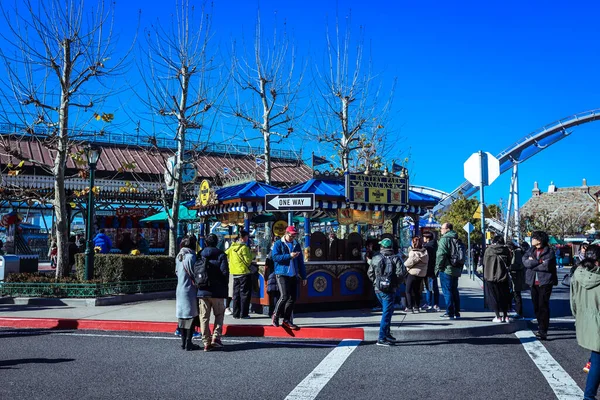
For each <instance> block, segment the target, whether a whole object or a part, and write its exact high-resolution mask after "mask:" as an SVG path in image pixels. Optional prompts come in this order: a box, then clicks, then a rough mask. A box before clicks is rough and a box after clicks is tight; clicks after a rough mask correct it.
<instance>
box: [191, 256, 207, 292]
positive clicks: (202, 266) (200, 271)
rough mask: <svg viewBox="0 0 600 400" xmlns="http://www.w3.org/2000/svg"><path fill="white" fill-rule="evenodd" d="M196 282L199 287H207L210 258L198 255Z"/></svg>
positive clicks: (195, 265)
mask: <svg viewBox="0 0 600 400" xmlns="http://www.w3.org/2000/svg"><path fill="white" fill-rule="evenodd" d="M193 279H194V283H195V284H196V287H198V288H206V287H207V286H209V285H210V284H209V282H208V260H207V259H206V257H202V256H198V257H197V258H196V263H195V264H194V277H193Z"/></svg>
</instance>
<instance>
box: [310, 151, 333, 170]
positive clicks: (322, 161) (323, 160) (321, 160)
mask: <svg viewBox="0 0 600 400" xmlns="http://www.w3.org/2000/svg"><path fill="white" fill-rule="evenodd" d="M323 164H329V161H328V160H327V159H326V158H325V157H319V156H315V155H314V154H313V156H312V165H313V168H314V167H318V166H319V165H323Z"/></svg>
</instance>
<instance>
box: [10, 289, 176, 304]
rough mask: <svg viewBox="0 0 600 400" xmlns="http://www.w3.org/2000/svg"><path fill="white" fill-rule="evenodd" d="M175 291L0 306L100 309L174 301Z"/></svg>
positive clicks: (17, 301)
mask: <svg viewBox="0 0 600 400" xmlns="http://www.w3.org/2000/svg"><path fill="white" fill-rule="evenodd" d="M174 298H175V291H174V290H169V291H166V292H151V293H136V294H121V295H116V296H107V297H96V298H84V299H74V298H53V297H3V298H0V304H15V305H20V306H27V305H32V306H33V305H35V306H70V307H101V306H116V305H119V304H125V303H137V302H139V301H146V300H164V299H174Z"/></svg>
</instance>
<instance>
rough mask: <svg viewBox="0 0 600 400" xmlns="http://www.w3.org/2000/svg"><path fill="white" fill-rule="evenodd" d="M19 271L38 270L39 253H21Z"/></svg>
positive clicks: (30, 271) (31, 271)
mask: <svg viewBox="0 0 600 400" xmlns="http://www.w3.org/2000/svg"><path fill="white" fill-rule="evenodd" d="M17 257H19V272H20V273H23V272H29V273H33V272H38V265H39V256H38V255H37V254H19V255H18V256H17Z"/></svg>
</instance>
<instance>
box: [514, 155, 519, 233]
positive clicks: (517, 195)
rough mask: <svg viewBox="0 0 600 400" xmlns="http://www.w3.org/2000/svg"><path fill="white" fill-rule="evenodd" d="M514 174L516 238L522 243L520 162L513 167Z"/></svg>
mask: <svg viewBox="0 0 600 400" xmlns="http://www.w3.org/2000/svg"><path fill="white" fill-rule="evenodd" d="M513 175H514V178H515V182H514V184H513V190H514V195H513V200H514V204H513V209H514V214H515V230H516V235H515V236H516V238H517V241H518V242H519V243H521V230H520V229H519V226H520V224H519V222H520V220H521V213H520V210H519V166H518V164H515V165H514V167H513Z"/></svg>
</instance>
